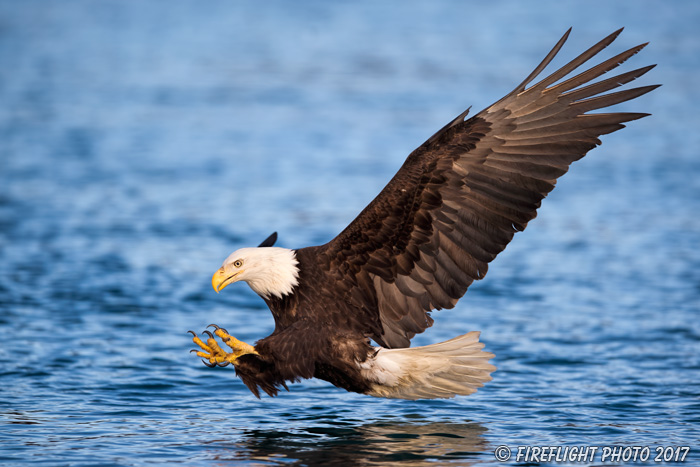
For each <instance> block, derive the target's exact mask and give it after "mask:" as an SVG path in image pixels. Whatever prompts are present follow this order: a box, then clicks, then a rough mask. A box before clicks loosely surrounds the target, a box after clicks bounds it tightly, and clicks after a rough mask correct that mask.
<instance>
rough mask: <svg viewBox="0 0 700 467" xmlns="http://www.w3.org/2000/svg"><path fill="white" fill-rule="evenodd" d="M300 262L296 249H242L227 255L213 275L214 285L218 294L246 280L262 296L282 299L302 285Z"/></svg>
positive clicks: (212, 281) (212, 283)
mask: <svg viewBox="0 0 700 467" xmlns="http://www.w3.org/2000/svg"><path fill="white" fill-rule="evenodd" d="M298 264H299V262H298V261H297V259H296V253H295V252H294V250H289V249H287V248H278V247H263V248H260V247H258V248H241V249H240V250H236V251H234V252H233V253H231V255H230V256H229V257H228V258H226V260H225V261H224V264H223V265H222V266H221V267H220V268H219V270H218V271H216V272H215V273H214V275H213V276H212V278H211V285H212V287H214V290H215V291H216V292H217V293H218V292H220V291H221V290H223V289H224V288H225V287H226V286H227V285H229V284H232V283H234V282H239V281H244V282H246V283H247V284H248V285H249V286H250V288H251V289H253V291H254V292H255V293H257V294H258V295H260V296H261V297H263V298H270V297H271V296H275V297H277V298H282V297H283V296H285V295H288V294H290V293H292V291H293V290H294V287H296V286H297V285H298V284H299V268H298V267H297V265H298Z"/></svg>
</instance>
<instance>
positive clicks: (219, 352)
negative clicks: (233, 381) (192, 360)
mask: <svg viewBox="0 0 700 467" xmlns="http://www.w3.org/2000/svg"><path fill="white" fill-rule="evenodd" d="M213 326H214V327H215V328H216V330H215V331H214V334H216V335H217V336H219V337H220V338H221V340H222V341H223V342H224V344H226V345H227V346H228V347H230V348H231V350H232V352H225V351H224V350H223V349H222V348H221V347H219V344H218V342H216V339H214V336H213V335H212V333H211V332H209V331H204V333H205V334H207V335H208V336H209V338H208V339H207V342H206V343H205V342H204V341H203V340H202V339H200V338H199V336H197V334H195V333H194V332H193V331H189V332H191V333H192V336H193V337H192V342H194V343H195V344H197V346H198V347H199V348H201V349H202V350H203V351H202V350H197V351H196V354H197V356H198V357H202V358H203V359H205V360H206V361H208V362H209V363H207V362H206V361H205V362H204V363H205V364H206V365H207V366H217V365H218V366H226V365H228V364H229V363H233V364H234V365H235V364H236V360H237V359H238V357H240V356H241V355H245V354H251V353H252V354H256V355H257V354H258V353H257V352H256V351H255V347H253V346H252V345H250V344H246V343H245V342H242V341H239V340H238V339H236V338H235V337H233V336H231V335H229V334H228V332H226V330H225V329H223V328H220V327H219V326H216V325H213ZM193 352H194V351H193Z"/></svg>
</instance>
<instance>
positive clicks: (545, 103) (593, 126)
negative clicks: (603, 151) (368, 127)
mask: <svg viewBox="0 0 700 467" xmlns="http://www.w3.org/2000/svg"><path fill="white" fill-rule="evenodd" d="M570 31H571V30H569V31H567V32H566V34H565V35H564V36H563V37H562V38H561V39H560V40H559V42H558V43H557V44H556V45H555V46H554V48H553V49H552V51H551V52H549V54H548V55H547V56H546V57H545V59H544V60H543V61H542V63H541V64H540V65H539V66H538V67H537V68H536V69H535V70H534V71H533V72H532V73H531V74H530V76H528V77H527V78H526V79H525V81H523V82H522V83H521V84H520V85H519V86H518V87H517V88H515V90H513V92H511V93H510V94H508V95H507V96H506V97H504V98H503V99H501V100H500V101H498V102H496V103H495V104H493V105H492V106H491V107H489V108H487V109H486V110H484V111H482V112H480V113H479V114H477V115H476V116H474V117H472V118H470V119H468V120H466V121H465V116H466V114H467V112H465V113H464V114H462V115H460V116H459V117H457V118H456V119H455V120H453V121H452V122H450V123H449V124H447V125H446V126H445V127H444V128H442V129H441V130H440V131H439V132H437V133H436V134H435V135H433V136H432V137H431V138H430V139H429V140H428V141H426V142H425V143H424V144H423V145H422V146H420V147H419V148H418V149H416V150H415V151H414V152H413V153H412V154H411V155H410V156H409V157H408V159H407V160H406V162H405V163H404V164H403V166H402V167H401V169H400V170H399V171H398V173H397V174H396V175H395V176H394V178H393V179H392V180H391V181H390V182H389V184H388V185H387V186H386V187H385V188H384V189H383V190H382V192H381V193H380V194H379V195H378V196H377V197H376V198H375V199H374V200H373V201H372V202H371V203H370V204H369V206H367V207H366V208H365V209H364V211H362V213H361V214H360V215H359V216H358V217H357V218H356V219H355V220H354V221H353V222H352V223H351V224H350V225H349V226H348V227H347V228H346V229H345V230H344V231H343V232H342V233H341V234H340V235H338V236H337V237H336V238H335V239H334V240H332V241H331V242H330V243H328V244H326V245H324V246H322V247H320V249H319V250H318V253H319V254H321V255H322V257H323V258H324V263H325V264H326V265H327V266H328V268H329V274H331V275H332V276H333V278H334V279H336V280H337V282H336V284H343V285H341V286H340V287H343V292H342V293H343V299H344V300H348V301H350V302H351V303H352V304H353V305H355V306H356V307H359V308H361V309H362V310H363V311H364V313H367V314H368V316H369V317H371V319H372V320H373V321H374V322H375V323H374V325H373V326H372V327H371V328H370V327H369V324H368V329H369V331H367V332H369V333H370V334H373V335H372V337H373V338H374V339H375V341H377V342H378V343H379V344H381V345H383V346H386V347H390V348H391V347H407V346H408V345H409V344H410V339H411V338H412V337H413V336H414V335H415V334H416V333H419V332H422V331H424V330H425V329H426V328H427V327H429V326H430V325H431V324H432V319H431V318H430V315H429V312H430V311H431V310H435V309H441V308H451V307H453V306H454V305H455V303H457V301H458V300H459V299H460V298H461V297H462V296H463V295H464V293H465V292H466V290H467V288H468V287H469V285H470V284H471V283H472V282H473V281H474V280H478V279H481V278H483V277H484V275H485V274H486V271H487V269H488V263H489V262H490V261H491V260H493V259H494V258H495V257H496V255H498V253H500V252H501V251H503V249H504V248H505V247H506V245H507V244H508V242H510V241H511V239H512V238H513V235H514V233H515V232H517V231H520V230H523V229H524V228H525V227H526V226H527V223H528V222H529V221H530V220H531V219H533V218H534V217H535V216H536V214H537V213H536V210H537V208H539V207H540V203H541V201H542V199H543V198H544V197H545V196H546V195H547V193H549V192H550V191H551V190H552V189H553V188H554V184H555V183H556V180H557V178H559V177H560V176H561V175H563V174H564V173H565V172H566V171H567V170H568V168H569V165H570V164H571V163H572V162H573V161H575V160H578V159H580V158H582V157H583V156H584V155H585V154H586V153H587V152H588V151H589V150H591V149H592V148H594V147H595V146H597V145H598V144H600V140H599V139H598V137H599V136H600V135H603V134H607V133H611V132H613V131H616V130H619V129H621V128H624V125H623V123H624V122H628V121H631V120H636V119H638V118H641V117H645V116H647V115H648V114H644V113H596V114H588V113H587V112H589V111H592V110H596V109H601V108H604V107H608V106H611V105H614V104H618V103H620V102H624V101H628V100H630V99H634V98H636V97H638V96H641V95H642V94H645V93H647V92H649V91H651V90H653V89H655V88H656V87H657V86H644V87H639V88H634V89H627V90H623V91H619V92H613V93H608V94H603V93H605V92H607V91H610V90H612V89H614V88H617V87H619V86H621V85H624V84H626V83H628V82H630V81H632V80H634V79H635V78H638V77H640V76H642V75H643V74H644V73H646V72H647V71H649V70H650V69H651V68H653V65H652V66H647V67H643V68H639V69H636V70H633V71H629V72H627V73H622V74H619V75H617V76H614V77H612V78H609V79H605V80H602V81H599V82H596V83H593V84H590V83H591V81H592V80H594V79H596V78H598V77H599V76H601V75H602V74H604V73H606V72H608V71H610V70H612V69H614V68H616V67H617V66H618V65H620V64H621V63H623V62H624V61H625V60H627V59H628V58H630V57H631V56H632V55H634V54H636V53H637V52H639V51H640V50H641V49H642V48H643V47H644V46H645V45H646V44H642V45H639V46H637V47H633V48H631V49H629V50H627V51H626V52H623V53H621V54H619V55H616V56H615V57H612V58H610V59H608V60H605V61H604V62H602V63H600V64H599V65H596V66H594V67H592V68H590V69H587V70H586V71H583V72H581V73H579V74H577V75H575V76H573V77H568V76H569V75H570V74H572V72H573V71H574V70H575V69H577V68H578V67H579V66H581V65H582V64H583V63H585V62H586V61H588V60H589V59H591V58H592V57H594V56H595V55H596V54H598V53H599V52H600V51H601V50H603V49H604V48H605V47H607V46H608V45H609V44H610V43H612V42H613V41H614V40H615V38H616V37H617V36H618V35H619V34H620V32H621V31H622V30H621V29H620V30H619V31H616V32H614V33H613V34H611V35H610V36H608V37H606V38H605V39H603V40H602V41H600V42H599V43H597V44H596V45H594V46H593V47H591V48H590V49H589V50H587V51H586V52H584V53H583V54H581V55H580V56H578V57H577V58H575V59H574V60H572V61H571V62H570V63H568V64H566V65H564V66H563V67H562V68H560V69H559V70H557V71H555V72H554V73H552V74H551V75H550V76H548V77H547V78H545V79H543V80H542V81H540V82H539V83H537V84H534V85H532V86H530V87H529V88H528V87H527V86H528V85H529V84H530V83H531V82H532V81H533V80H534V79H535V78H536V77H537V76H538V75H539V74H540V73H541V72H542V71H543V69H544V68H545V67H546V66H547V65H548V64H549V63H550V62H551V61H552V59H553V58H554V56H555V55H556V54H557V53H558V52H559V50H560V49H561V47H562V45H563V44H564V42H565V41H566V39H567V37H568V35H569V33H570ZM377 323H378V324H379V326H378V325H377ZM378 329H380V330H379V331H378Z"/></svg>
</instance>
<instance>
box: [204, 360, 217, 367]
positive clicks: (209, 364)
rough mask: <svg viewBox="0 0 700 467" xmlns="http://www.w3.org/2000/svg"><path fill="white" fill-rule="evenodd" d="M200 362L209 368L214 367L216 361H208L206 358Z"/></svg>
mask: <svg viewBox="0 0 700 467" xmlns="http://www.w3.org/2000/svg"><path fill="white" fill-rule="evenodd" d="M202 363H204V364H205V365H206V366H208V367H209V368H214V367H215V366H216V363H209V362H207V361H206V360H202Z"/></svg>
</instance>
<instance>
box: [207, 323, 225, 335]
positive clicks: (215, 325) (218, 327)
mask: <svg viewBox="0 0 700 467" xmlns="http://www.w3.org/2000/svg"><path fill="white" fill-rule="evenodd" d="M207 327H208V328H212V327H213V328H215V329H216V330H217V331H218V330H219V329H221V330H222V331H224V332H225V333H226V334H228V331H227V330H226V328H222V327H221V326H219V325H217V324H210V325H209V326H207Z"/></svg>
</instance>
